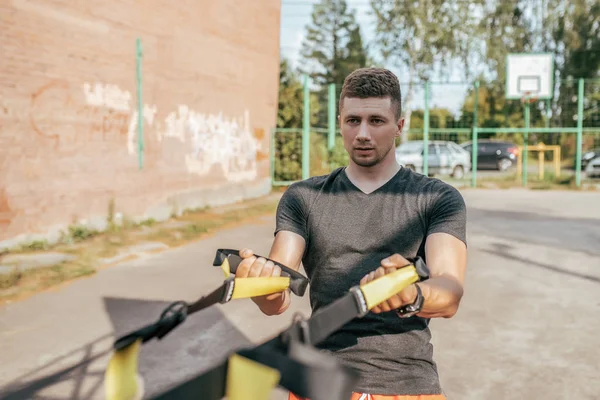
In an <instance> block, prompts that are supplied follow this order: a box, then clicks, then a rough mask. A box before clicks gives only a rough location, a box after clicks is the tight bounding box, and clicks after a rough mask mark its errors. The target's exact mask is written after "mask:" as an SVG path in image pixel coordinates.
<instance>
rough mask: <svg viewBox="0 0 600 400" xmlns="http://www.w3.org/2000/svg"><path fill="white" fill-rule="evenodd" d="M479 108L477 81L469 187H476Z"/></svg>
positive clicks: (477, 86)
mask: <svg viewBox="0 0 600 400" xmlns="http://www.w3.org/2000/svg"><path fill="white" fill-rule="evenodd" d="M478 108H479V81H475V104H474V105H473V138H472V139H471V143H472V146H471V160H472V161H471V186H472V187H476V186H477V136H478V133H477V128H478V127H477V125H478V121H477V109H478Z"/></svg>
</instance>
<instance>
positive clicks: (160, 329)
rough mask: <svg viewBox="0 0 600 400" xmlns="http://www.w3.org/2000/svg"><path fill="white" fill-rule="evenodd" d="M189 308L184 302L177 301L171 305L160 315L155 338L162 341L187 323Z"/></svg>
mask: <svg viewBox="0 0 600 400" xmlns="http://www.w3.org/2000/svg"><path fill="white" fill-rule="evenodd" d="M187 306H188V305H187V303H186V302H184V301H176V302H174V303H172V304H170V305H169V306H168V307H167V308H166V309H165V310H164V311H163V312H162V314H161V315H160V318H159V319H158V322H157V329H156V333H155V334H154V336H155V337H156V338H157V339H162V338H163V337H165V336H166V335H167V334H168V333H169V332H171V331H172V330H173V329H175V327H177V325H179V324H181V323H182V322H183V321H185V319H186V318H187ZM169 314H170V315H169Z"/></svg>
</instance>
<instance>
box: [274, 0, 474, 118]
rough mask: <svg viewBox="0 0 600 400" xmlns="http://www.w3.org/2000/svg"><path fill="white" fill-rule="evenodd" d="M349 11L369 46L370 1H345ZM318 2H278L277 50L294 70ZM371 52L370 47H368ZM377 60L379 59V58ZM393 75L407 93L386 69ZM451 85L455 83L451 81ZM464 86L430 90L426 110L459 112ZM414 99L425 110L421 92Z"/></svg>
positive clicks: (371, 31) (372, 29) (400, 74)
mask: <svg viewBox="0 0 600 400" xmlns="http://www.w3.org/2000/svg"><path fill="white" fill-rule="evenodd" d="M346 1H347V4H348V8H349V9H350V10H352V9H354V10H353V11H354V12H355V19H356V21H357V22H358V24H359V25H360V28H361V34H362V35H363V42H364V43H367V44H370V43H373V41H374V39H375V21H374V19H373V17H372V16H371V15H370V14H369V11H370V10H371V6H370V5H369V0H346ZM317 2H318V0H282V1H281V31H280V47H281V55H282V56H283V57H285V58H287V59H289V60H290V61H291V62H292V65H293V66H294V67H297V66H298V63H299V62H300V60H299V53H300V49H301V46H302V41H303V39H304V32H305V26H306V25H307V24H309V23H310V22H311V14H312V9H313V4H314V3H317ZM371 48H372V46H371ZM378 58H379V57H378ZM385 67H386V68H389V69H390V70H391V71H393V72H394V73H395V74H396V75H398V78H399V79H400V82H401V90H402V91H403V93H404V92H405V91H406V86H405V85H402V82H403V81H404V82H406V81H407V80H408V79H407V77H406V74H405V73H403V71H401V70H399V69H398V68H396V67H395V66H393V65H385ZM452 80H454V81H456V80H458V78H456V79H452ZM466 89H467V87H466V85H451V86H447V85H444V86H437V87H433V88H432V91H431V98H430V104H429V107H430V108H432V107H444V108H448V109H450V110H452V111H453V112H455V113H456V112H458V109H459V108H460V107H461V105H462V104H461V103H462V100H463V98H464V93H465V90H466ZM414 97H415V99H414V103H413V106H412V107H411V108H413V109H414V108H423V107H424V94H423V91H421V90H418V91H415V96H414Z"/></svg>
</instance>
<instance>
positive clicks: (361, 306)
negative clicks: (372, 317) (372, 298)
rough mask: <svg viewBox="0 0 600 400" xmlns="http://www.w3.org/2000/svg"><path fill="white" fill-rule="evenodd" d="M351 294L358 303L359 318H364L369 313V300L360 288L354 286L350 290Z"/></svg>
mask: <svg viewBox="0 0 600 400" xmlns="http://www.w3.org/2000/svg"><path fill="white" fill-rule="evenodd" d="M350 293H352V295H353V296H354V300H355V301H356V308H357V309H358V317H359V318H362V317H364V316H365V315H367V314H368V313H369V307H368V306H367V299H365V295H364V293H363V292H362V290H361V289H360V286H354V287H351V288H350Z"/></svg>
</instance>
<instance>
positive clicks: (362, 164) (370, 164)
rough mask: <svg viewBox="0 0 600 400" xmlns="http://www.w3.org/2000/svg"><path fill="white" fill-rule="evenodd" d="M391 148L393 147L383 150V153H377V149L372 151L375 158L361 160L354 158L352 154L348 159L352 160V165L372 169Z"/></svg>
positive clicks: (357, 157)
mask: <svg viewBox="0 0 600 400" xmlns="http://www.w3.org/2000/svg"><path fill="white" fill-rule="evenodd" d="M392 148H393V146H390V147H388V148H387V149H385V150H383V152H381V150H380V152H378V151H377V149H373V152H374V153H375V157H373V158H362V157H359V156H356V155H355V153H354V152H353V153H352V155H351V156H350V158H352V161H354V163H355V164H356V165H358V166H360V167H366V168H368V167H373V166H375V165H377V164H379V163H380V162H381V161H382V160H383V159H384V158H385V157H386V156H387V155H388V153H389V152H390V150H391V149H392Z"/></svg>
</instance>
